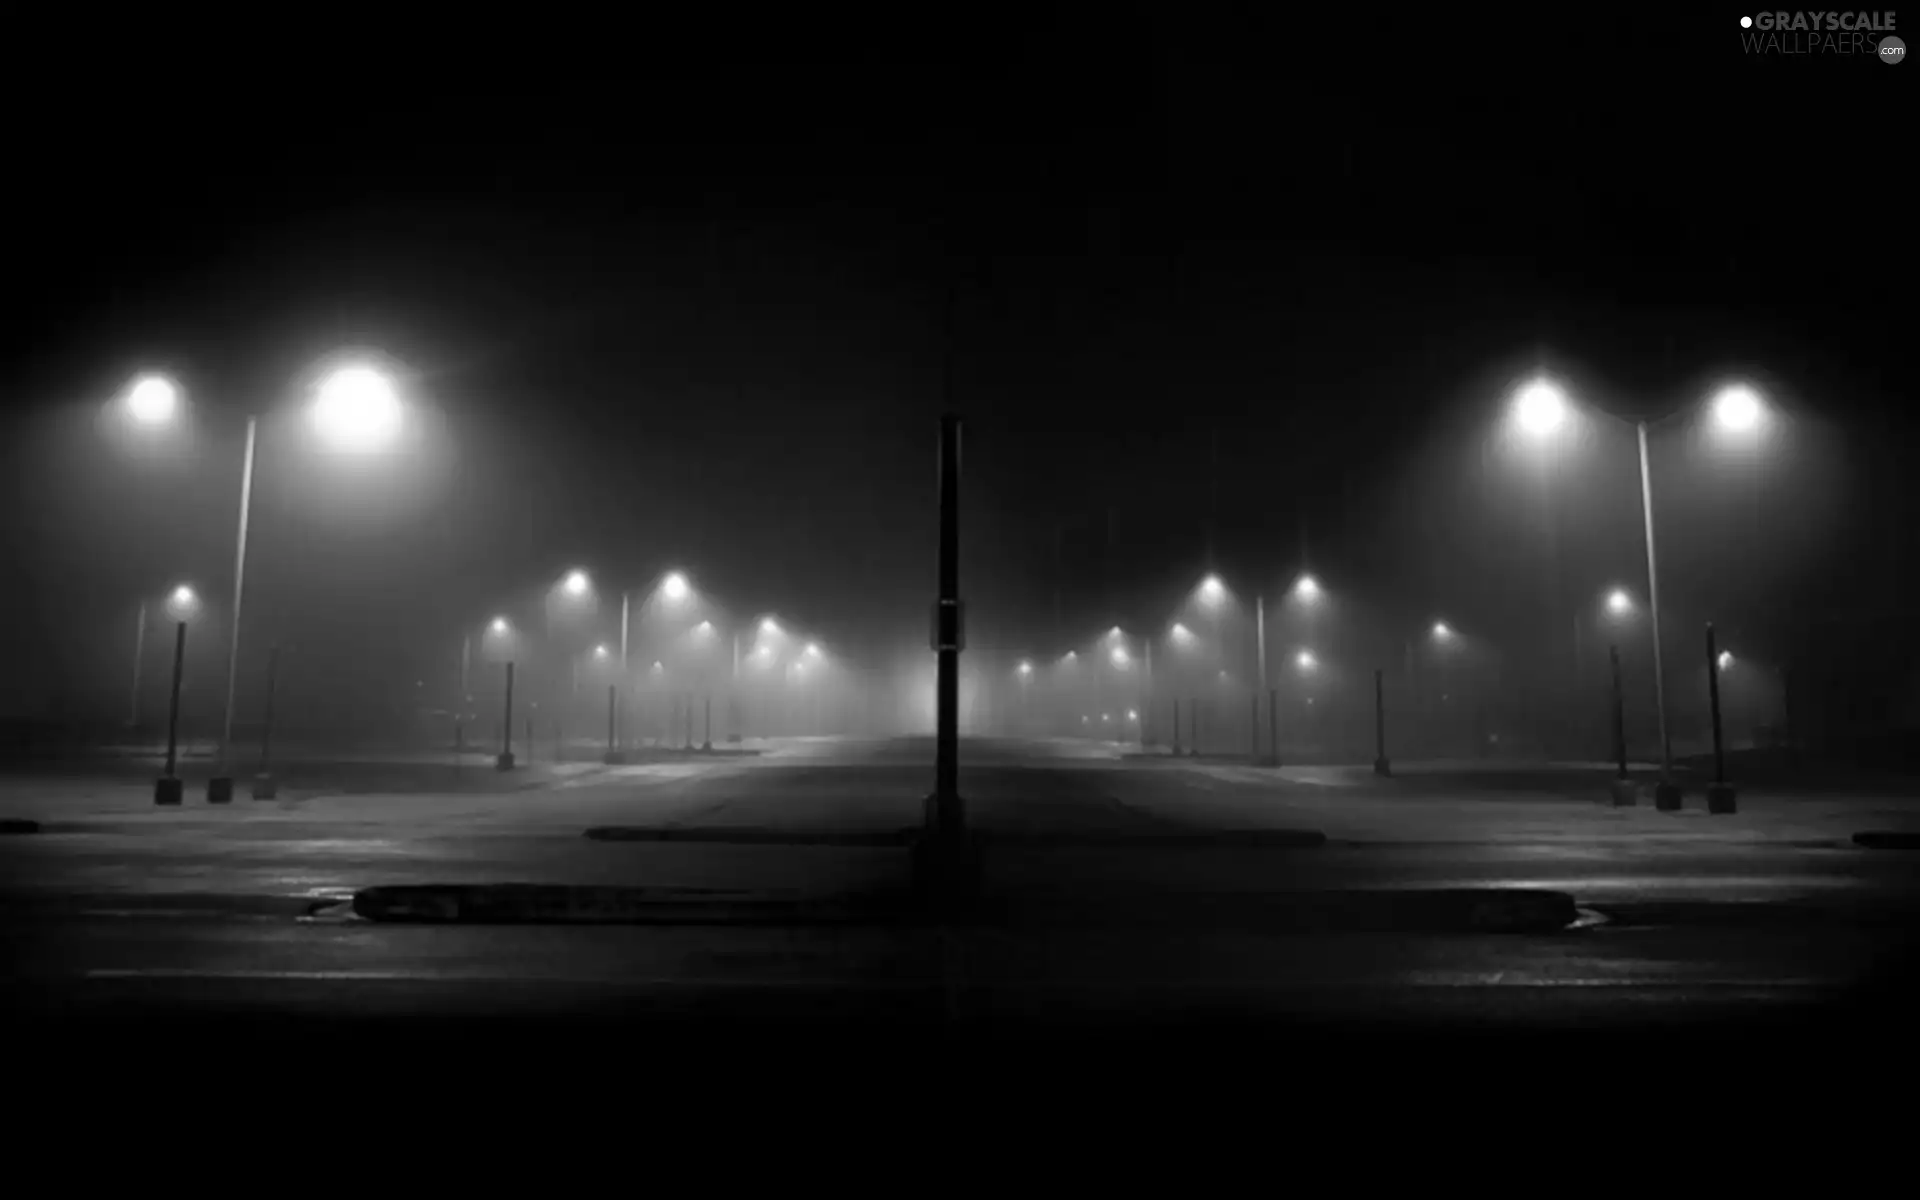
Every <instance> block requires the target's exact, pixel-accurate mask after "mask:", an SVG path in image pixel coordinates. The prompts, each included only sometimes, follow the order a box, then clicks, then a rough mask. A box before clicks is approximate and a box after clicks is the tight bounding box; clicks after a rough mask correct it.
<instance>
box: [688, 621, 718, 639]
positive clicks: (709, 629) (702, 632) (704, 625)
mask: <svg viewBox="0 0 1920 1200" xmlns="http://www.w3.org/2000/svg"><path fill="white" fill-rule="evenodd" d="M693 632H694V634H695V635H696V636H698V637H703V638H709V637H712V636H713V622H712V621H702V622H700V623H699V624H698V625H695V626H694V627H693Z"/></svg>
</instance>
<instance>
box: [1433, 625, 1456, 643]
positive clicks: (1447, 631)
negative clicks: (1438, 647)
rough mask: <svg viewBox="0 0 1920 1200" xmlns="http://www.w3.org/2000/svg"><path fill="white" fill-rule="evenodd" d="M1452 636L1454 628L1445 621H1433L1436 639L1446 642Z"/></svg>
mask: <svg viewBox="0 0 1920 1200" xmlns="http://www.w3.org/2000/svg"><path fill="white" fill-rule="evenodd" d="M1452 636H1453V630H1452V629H1451V628H1449V627H1448V625H1447V623H1446V622H1445V621H1435V622H1434V623H1433V637H1434V640H1435V641H1440V642H1444V641H1446V640H1447V639H1448V638H1451V637H1452Z"/></svg>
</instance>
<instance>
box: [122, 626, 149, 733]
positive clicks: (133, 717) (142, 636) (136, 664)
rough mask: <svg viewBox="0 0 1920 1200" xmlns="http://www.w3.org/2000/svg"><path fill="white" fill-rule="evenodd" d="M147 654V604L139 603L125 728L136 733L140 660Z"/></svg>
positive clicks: (138, 723) (138, 725)
mask: <svg viewBox="0 0 1920 1200" xmlns="http://www.w3.org/2000/svg"><path fill="white" fill-rule="evenodd" d="M146 652H147V602H146V601H145V600H142V601H141V602H140V612H139V614H138V615H136V616H135V617H134V620H133V687H132V689H131V691H130V693H129V696H128V702H127V728H128V729H129V730H131V731H137V730H138V729H139V728H140V660H141V659H142V658H143V657H145V656H146Z"/></svg>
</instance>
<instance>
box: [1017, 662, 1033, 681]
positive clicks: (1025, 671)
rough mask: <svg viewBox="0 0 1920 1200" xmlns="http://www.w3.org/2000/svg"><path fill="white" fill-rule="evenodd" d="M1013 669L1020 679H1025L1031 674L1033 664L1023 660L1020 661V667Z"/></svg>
mask: <svg viewBox="0 0 1920 1200" xmlns="http://www.w3.org/2000/svg"><path fill="white" fill-rule="evenodd" d="M1015 669H1016V670H1018V671H1019V672H1020V677H1021V678H1022V679H1025V678H1027V677H1029V676H1031V675H1032V674H1033V664H1032V663H1030V662H1028V661H1027V660H1026V659H1024V658H1023V659H1021V660H1020V665H1019V666H1018V667H1017V668H1015Z"/></svg>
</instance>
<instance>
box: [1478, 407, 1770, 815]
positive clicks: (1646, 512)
mask: <svg viewBox="0 0 1920 1200" xmlns="http://www.w3.org/2000/svg"><path fill="white" fill-rule="evenodd" d="M1569 407H1570V402H1569V400H1568V399H1567V396H1566V393H1565V391H1564V390H1563V389H1562V388H1561V387H1560V385H1559V384H1557V383H1555V382H1554V381H1553V380H1551V379H1546V378H1538V379H1533V380H1530V381H1528V382H1527V383H1526V384H1524V385H1523V386H1522V387H1521V388H1520V389H1519V391H1518V392H1516V393H1515V395H1514V400H1513V413H1514V419H1515V422H1516V424H1517V425H1518V426H1519V428H1520V430H1521V431H1522V432H1523V433H1524V434H1525V435H1527V436H1528V437H1530V438H1532V439H1534V440H1536V441H1540V440H1544V439H1546V438H1548V437H1550V436H1552V435H1553V434H1554V433H1555V432H1556V431H1557V430H1558V429H1559V428H1560V427H1561V426H1562V425H1564V424H1565V423H1566V420H1567V418H1568V410H1569ZM1691 407H1692V406H1690V405H1689V406H1686V407H1683V408H1681V409H1677V410H1675V411H1673V412H1670V413H1668V414H1666V415H1665V416H1663V417H1657V418H1653V419H1648V418H1645V417H1639V418H1634V419H1631V420H1629V419H1627V418H1622V417H1617V416H1615V415H1614V414H1612V413H1607V412H1603V411H1602V412H1601V413H1600V415H1602V416H1605V417H1607V418H1609V419H1611V420H1614V421H1617V422H1619V423H1621V424H1625V425H1631V426H1632V427H1633V432H1634V443H1635V447H1636V449H1637V451H1638V459H1639V473H1640V516H1641V523H1642V528H1643V531H1644V539H1645V548H1646V559H1647V617H1648V625H1649V632H1650V633H1651V635H1652V638H1653V696H1654V707H1655V709H1656V711H1657V713H1658V716H1659V722H1660V782H1659V784H1658V785H1657V786H1656V787H1655V788H1654V806H1655V807H1656V808H1659V809H1662V810H1665V811H1673V810H1676V809H1678V808H1679V807H1680V785H1679V784H1678V783H1677V782H1675V781H1674V778H1673V740H1672V737H1671V735H1670V733H1669V729H1668V724H1667V689H1666V670H1665V665H1664V662H1663V659H1662V652H1661V644H1660V565H1659V555H1658V553H1657V551H1656V547H1655V541H1654V530H1653V526H1654V520H1653V511H1654V510H1653V470H1652V466H1651V464H1650V460H1649V456H1648V452H1647V431H1648V429H1649V428H1650V427H1651V426H1653V425H1657V424H1661V423H1663V422H1665V421H1668V420H1671V419H1673V418H1675V417H1677V416H1680V415H1682V414H1683V413H1686V412H1688V411H1690V410H1691ZM1710 407H1711V409H1712V416H1713V419H1714V421H1715V423H1716V424H1717V425H1718V426H1719V428H1720V429H1721V430H1722V432H1724V433H1728V434H1733V435H1739V436H1745V435H1748V434H1751V433H1752V432H1754V431H1755V430H1756V429H1757V428H1758V427H1759V426H1760V425H1761V424H1762V423H1763V421H1764V419H1765V416H1766V407H1765V405H1764V404H1763V403H1762V402H1761V399H1760V396H1759V393H1757V392H1755V391H1754V390H1753V389H1752V388H1751V387H1748V386H1747V385H1745V384H1740V383H1735V384H1730V385H1727V386H1725V387H1722V388H1721V389H1720V390H1719V391H1717V392H1716V393H1715V394H1714V396H1713V397H1712V400H1711V401H1710ZM1595 411H1599V410H1595ZM1609 607H1611V600H1609Z"/></svg>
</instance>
